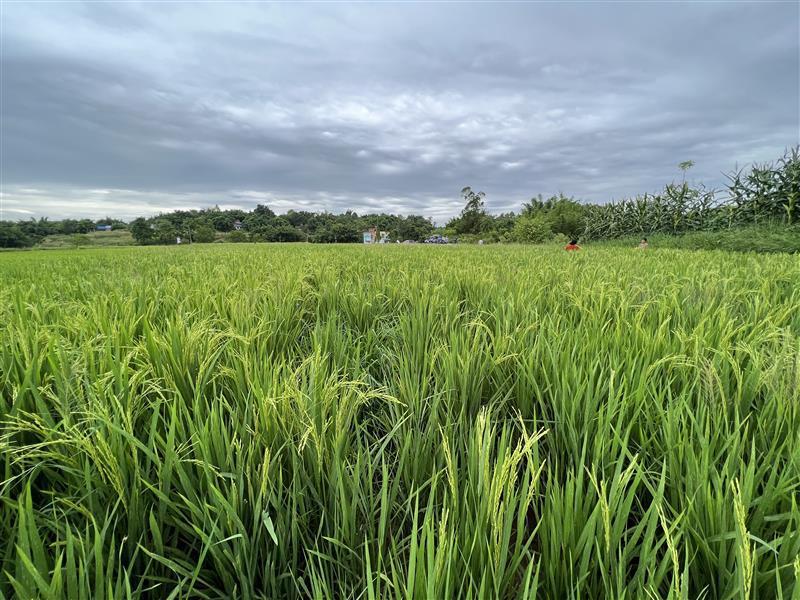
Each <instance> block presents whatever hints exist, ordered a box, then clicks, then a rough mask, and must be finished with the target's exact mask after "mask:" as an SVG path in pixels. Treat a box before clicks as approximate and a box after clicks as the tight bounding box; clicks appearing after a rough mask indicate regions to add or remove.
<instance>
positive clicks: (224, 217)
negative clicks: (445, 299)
mask: <svg viewBox="0 0 800 600" xmlns="http://www.w3.org/2000/svg"><path fill="white" fill-rule="evenodd" d="M371 227H375V228H377V229H379V230H382V231H388V232H389V234H390V235H391V236H392V238H393V239H403V240H405V239H410V240H413V241H422V240H423V239H424V238H425V237H427V236H428V235H430V232H431V231H432V230H433V224H432V223H431V221H430V220H429V219H426V218H424V217H420V216H416V215H411V216H408V217H400V216H396V215H388V214H369V215H361V216H359V215H358V214H356V213H355V212H352V211H346V212H344V213H342V214H339V215H334V214H330V213H313V212H307V211H294V210H290V211H289V212H288V213H286V214H285V215H280V216H278V215H276V214H275V213H274V212H272V210H270V208H269V207H267V206H263V205H259V206H257V207H256V208H255V209H254V210H253V211H251V212H245V211H241V210H220V209H219V208H216V207H215V208H213V209H209V210H191V211H176V212H172V213H168V214H165V215H160V216H158V217H153V218H150V219H144V218H141V219H136V220H134V221H133V222H132V223H131V225H130V228H131V233H132V234H133V236H134V239H136V241H137V242H138V243H139V244H170V243H175V240H176V238H177V237H178V236H180V237H182V238H183V239H184V240H186V241H187V242H207V241H213V240H214V239H215V237H216V234H217V233H218V232H219V233H225V232H229V233H228V235H226V236H225V239H226V240H227V241H232V242H246V241H250V242H301V241H302V242H306V241H308V242H317V243H340V244H342V243H360V242H361V241H362V239H363V238H362V234H363V232H364V231H366V230H368V229H369V228H371Z"/></svg>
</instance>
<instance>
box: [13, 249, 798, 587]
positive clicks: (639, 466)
mask: <svg viewBox="0 0 800 600" xmlns="http://www.w3.org/2000/svg"><path fill="white" fill-rule="evenodd" d="M798 281H800V262H798V261H797V259H796V257H793V256H789V255H786V254H776V255H755V254H747V255H735V254H730V253H724V252H718V251H700V252H696V253H680V252H678V251H674V250H665V249H659V248H655V249H651V250H648V251H646V252H640V251H637V250H634V249H630V248H611V247H594V248H593V247H589V248H587V249H585V250H584V251H582V252H579V253H566V252H563V251H562V250H560V249H557V248H546V247H531V246H498V247H495V248H492V251H491V252H487V251H486V249H485V248H478V247H471V246H469V247H468V246H464V247H458V246H457V247H453V248H447V247H445V248H440V247H427V246H402V245H401V246H394V245H393V246H384V247H365V246H350V247H345V246H335V247H320V246H311V245H278V244H269V245H256V246H254V245H247V246H238V245H233V244H231V245H206V246H193V247H170V248H164V247H160V248H129V249H114V250H113V251H111V250H103V249H87V250H83V251H81V252H74V251H59V250H54V251H51V252H24V253H22V252H16V253H6V254H3V255H0V336H1V337H2V340H3V343H2V344H0V415H2V419H0V449H1V453H0V457H1V458H2V468H3V473H4V476H3V482H2V485H1V486H0V501H2V510H0V540H2V541H1V542H0V544H2V546H0V548H2V549H1V550H0V596H5V597H18V598H38V597H42V598H70V599H79V598H89V597H92V598H126V597H130V598H153V597H158V598H166V597H171V598H220V597H235V598H311V597H313V598H337V599H338V598H353V599H355V598H364V599H368V600H372V599H377V598H392V599H398V600H399V599H401V598H403V599H411V598H418V599H422V598H437V599H438V598H442V599H446V598H473V599H478V598H481V599H482V598H503V599H506V598H548V599H553V600H561V599H564V598H672V599H678V598H700V597H705V598H725V599H732V598H754V599H756V598H757V599H761V598H777V599H786V600H789V599H790V598H796V597H797V594H798V593H800V591H798V590H800V586H799V585H798V578H799V577H800V507H798V498H800V286H798Z"/></svg>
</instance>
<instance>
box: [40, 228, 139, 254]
mask: <svg viewBox="0 0 800 600" xmlns="http://www.w3.org/2000/svg"><path fill="white" fill-rule="evenodd" d="M133 243H134V241H133V236H131V232H130V231H127V230H125V229H116V230H113V231H91V232H89V233H73V234H70V235H65V234H55V235H48V236H47V237H45V238H44V239H42V241H40V242H39V244H38V245H37V247H38V248H42V249H52V248H86V247H93V246H131V245H133Z"/></svg>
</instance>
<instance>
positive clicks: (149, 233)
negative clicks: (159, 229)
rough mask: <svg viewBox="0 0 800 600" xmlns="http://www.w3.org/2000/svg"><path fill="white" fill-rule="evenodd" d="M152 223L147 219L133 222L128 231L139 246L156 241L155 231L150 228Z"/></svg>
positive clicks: (140, 218)
mask: <svg viewBox="0 0 800 600" xmlns="http://www.w3.org/2000/svg"><path fill="white" fill-rule="evenodd" d="M150 225H151V224H150V222H149V221H148V220H147V219H144V218H142V217H139V218H138V219H134V220H133V221H131V224H130V225H129V226H128V229H129V230H130V232H131V236H133V240H134V241H135V242H136V243H137V244H152V243H153V241H154V233H153V229H152V228H151V227H150Z"/></svg>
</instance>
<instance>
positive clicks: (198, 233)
mask: <svg viewBox="0 0 800 600" xmlns="http://www.w3.org/2000/svg"><path fill="white" fill-rule="evenodd" d="M214 237H215V236H214V228H213V227H212V226H211V225H210V224H209V223H198V224H197V225H195V227H194V229H193V232H192V241H193V242H198V243H201V244H207V243H208V242H213V241H214Z"/></svg>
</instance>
